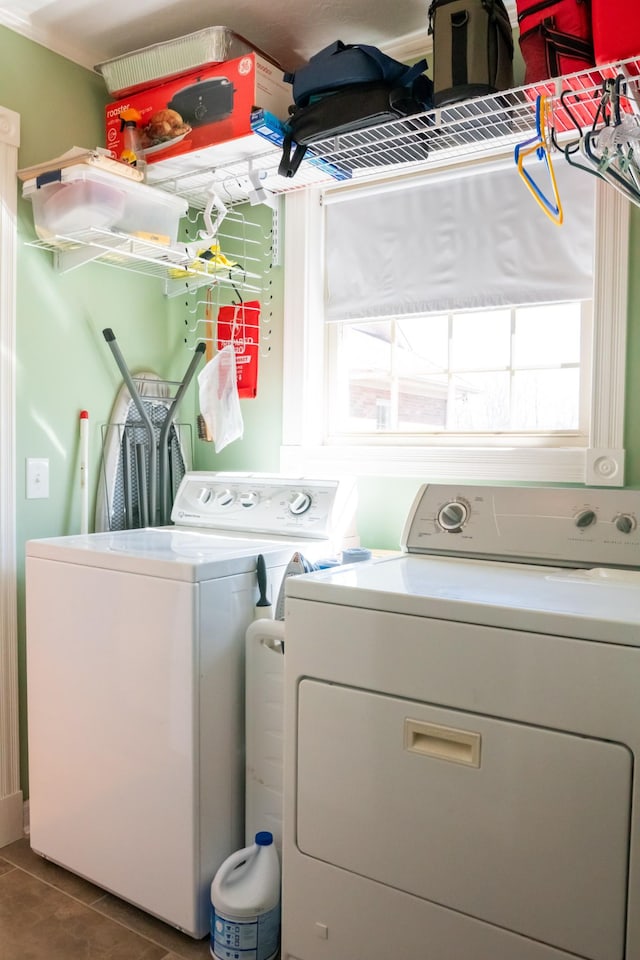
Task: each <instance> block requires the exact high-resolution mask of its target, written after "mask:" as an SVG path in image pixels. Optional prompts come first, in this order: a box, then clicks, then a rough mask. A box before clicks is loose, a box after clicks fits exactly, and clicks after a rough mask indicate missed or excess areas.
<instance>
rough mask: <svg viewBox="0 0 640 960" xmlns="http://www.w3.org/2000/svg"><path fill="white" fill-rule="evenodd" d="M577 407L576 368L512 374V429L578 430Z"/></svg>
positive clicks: (578, 389)
mask: <svg viewBox="0 0 640 960" xmlns="http://www.w3.org/2000/svg"><path fill="white" fill-rule="evenodd" d="M579 406H580V374H579V371H578V370H576V369H575V368H569V369H565V370H531V371H527V372H523V373H516V374H514V377H513V422H512V426H511V429H512V430H577V429H578V426H579V422H580V421H579V414H580V410H579Z"/></svg>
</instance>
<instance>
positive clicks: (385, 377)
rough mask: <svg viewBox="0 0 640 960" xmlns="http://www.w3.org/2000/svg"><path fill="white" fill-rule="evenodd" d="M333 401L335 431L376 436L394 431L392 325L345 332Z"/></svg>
mask: <svg viewBox="0 0 640 960" xmlns="http://www.w3.org/2000/svg"><path fill="white" fill-rule="evenodd" d="M339 342H341V350H340V351H339V353H340V356H339V358H338V371H339V372H338V377H337V381H338V382H337V383H336V384H335V388H336V391H335V394H334V397H333V401H334V410H335V429H336V430H338V431H347V432H354V431H355V432H357V431H366V432H375V431H377V430H380V429H384V430H388V429H389V428H390V427H391V420H390V410H391V381H390V376H391V324H390V323H388V322H383V323H377V322H376V323H370V324H358V326H346V327H344V329H343V331H342V337H341V338H339Z"/></svg>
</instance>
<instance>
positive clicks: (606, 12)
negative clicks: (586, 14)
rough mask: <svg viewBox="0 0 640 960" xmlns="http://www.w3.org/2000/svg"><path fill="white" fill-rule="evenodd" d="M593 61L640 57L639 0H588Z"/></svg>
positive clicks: (604, 61)
mask: <svg viewBox="0 0 640 960" xmlns="http://www.w3.org/2000/svg"><path fill="white" fill-rule="evenodd" d="M591 19H592V24H593V48H594V50H595V55H596V63H613V62H615V61H616V60H628V59H629V57H637V56H640V4H638V0H591Z"/></svg>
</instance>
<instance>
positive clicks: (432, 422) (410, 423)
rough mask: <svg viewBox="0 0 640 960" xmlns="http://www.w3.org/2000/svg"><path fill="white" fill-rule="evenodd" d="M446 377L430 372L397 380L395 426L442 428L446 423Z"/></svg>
mask: <svg viewBox="0 0 640 960" xmlns="http://www.w3.org/2000/svg"><path fill="white" fill-rule="evenodd" d="M447 390H448V378H447V377H446V376H444V375H442V376H438V375H432V376H429V377H424V378H423V379H422V380H418V379H415V380H400V381H399V384H398V430H403V431H404V432H405V433H418V432H420V431H421V430H444V429H445V427H446V425H447Z"/></svg>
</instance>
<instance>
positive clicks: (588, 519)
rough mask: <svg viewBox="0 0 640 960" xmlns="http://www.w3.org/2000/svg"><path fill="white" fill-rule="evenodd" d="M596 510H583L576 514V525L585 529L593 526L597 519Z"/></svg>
mask: <svg viewBox="0 0 640 960" xmlns="http://www.w3.org/2000/svg"><path fill="white" fill-rule="evenodd" d="M597 519H598V518H597V516H596V513H595V511H594V510H581V511H580V512H579V513H578V514H576V527H579V528H580V529H581V530H584V529H585V528H586V527H592V526H593V524H594V523H595V522H596V520H597Z"/></svg>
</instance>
